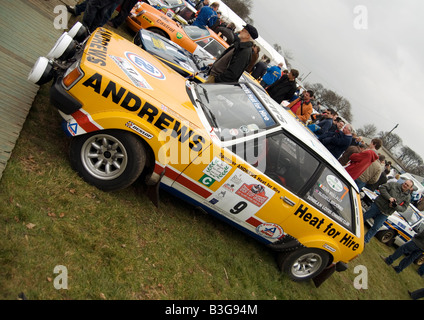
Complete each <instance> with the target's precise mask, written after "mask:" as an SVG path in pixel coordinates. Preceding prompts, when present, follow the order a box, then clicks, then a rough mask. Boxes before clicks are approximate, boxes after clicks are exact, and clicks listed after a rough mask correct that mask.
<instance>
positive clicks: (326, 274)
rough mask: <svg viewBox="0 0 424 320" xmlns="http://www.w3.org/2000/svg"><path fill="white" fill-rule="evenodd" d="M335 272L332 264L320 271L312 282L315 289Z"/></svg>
mask: <svg viewBox="0 0 424 320" xmlns="http://www.w3.org/2000/svg"><path fill="white" fill-rule="evenodd" d="M334 271H336V265H335V264H332V265H330V266H328V267H327V268H325V269H324V270H322V271H321V273H320V274H319V275H317V276H316V277H314V278H313V279H312V280H313V281H314V284H315V287H316V288H318V287H319V286H320V285H321V284H323V283H324V281H325V280H327V279H328V278H330V277H331V275H332V274H333V273H334Z"/></svg>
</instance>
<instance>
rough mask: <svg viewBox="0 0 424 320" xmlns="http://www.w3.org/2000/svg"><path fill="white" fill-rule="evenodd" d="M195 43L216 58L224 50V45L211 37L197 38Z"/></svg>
mask: <svg viewBox="0 0 424 320" xmlns="http://www.w3.org/2000/svg"><path fill="white" fill-rule="evenodd" d="M196 43H197V44H198V45H199V46H201V47H202V48H203V49H205V50H206V51H207V52H209V53H210V54H211V55H213V56H214V57H216V58H218V57H219V56H220V55H221V54H222V53H223V52H224V51H225V48H224V46H223V45H222V44H220V43H219V42H218V41H216V40H215V39H213V38H206V39H202V40H198V41H196Z"/></svg>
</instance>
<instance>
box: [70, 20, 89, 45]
mask: <svg viewBox="0 0 424 320" xmlns="http://www.w3.org/2000/svg"><path fill="white" fill-rule="evenodd" d="M68 35H69V36H70V37H71V38H73V39H74V40H75V41H77V42H78V43H79V42H82V41H84V39H85V38H87V36H88V30H87V28H86V27H84V26H83V24H82V23H81V22H77V23H75V24H74V26H73V27H72V28H71V29H70V30H69V31H68Z"/></svg>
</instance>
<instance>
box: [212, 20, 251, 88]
mask: <svg viewBox="0 0 424 320" xmlns="http://www.w3.org/2000/svg"><path fill="white" fill-rule="evenodd" d="M257 37H258V31H257V30H256V28H255V27H254V26H252V25H250V24H247V25H245V26H244V28H243V30H241V32H240V34H239V36H238V40H235V41H234V44H233V45H231V46H230V47H228V48H227V49H226V50H225V51H224V52H223V53H222V54H221V56H220V57H219V58H218V59H217V60H216V61H215V62H214V64H213V65H212V68H211V71H210V74H209V77H208V80H207V81H206V82H207V83H219V82H237V81H238V80H239V78H240V76H241V75H242V74H243V71H244V70H245V69H246V67H247V66H248V65H249V63H250V60H251V57H252V46H253V39H256V38H257Z"/></svg>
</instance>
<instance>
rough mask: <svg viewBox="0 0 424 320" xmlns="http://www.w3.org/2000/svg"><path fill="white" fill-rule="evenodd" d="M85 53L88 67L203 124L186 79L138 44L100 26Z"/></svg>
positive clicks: (200, 125) (151, 101)
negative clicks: (188, 89)
mask: <svg viewBox="0 0 424 320" xmlns="http://www.w3.org/2000/svg"><path fill="white" fill-rule="evenodd" d="M84 52H85V55H84V57H83V62H82V64H84V65H85V66H86V67H88V68H90V69H93V71H94V72H97V73H100V74H102V75H104V76H107V77H109V78H110V79H115V80H114V81H119V84H120V85H122V86H124V87H126V88H127V89H129V90H131V91H132V92H133V93H134V94H136V95H139V96H140V97H142V98H144V99H148V100H149V102H150V103H153V104H156V105H158V107H161V108H162V109H172V110H173V112H176V113H178V114H179V115H181V117H183V118H186V119H190V121H191V122H192V123H195V124H196V125H198V126H199V127H202V124H201V121H200V119H199V117H198V116H197V112H196V110H195V108H194V106H193V104H192V102H191V100H190V98H189V96H188V94H187V91H186V87H185V86H186V84H185V83H186V80H185V79H184V78H183V77H182V76H181V75H179V74H178V73H176V72H175V71H174V70H172V69H171V68H169V67H168V66H166V65H165V64H164V63H162V62H160V61H159V60H158V59H156V58H155V57H153V56H152V55H150V54H149V53H147V52H146V51H144V50H143V49H141V48H140V47H138V46H137V45H135V44H133V43H132V42H130V41H128V40H126V39H124V38H123V37H121V36H119V35H117V34H115V33H113V32H111V31H110V30H107V29H104V28H99V29H97V30H96V31H95V32H94V33H93V34H92V36H91V37H90V38H89V40H88V41H87V44H86V46H85V49H84ZM116 78H119V80H116ZM131 87H132V88H131ZM146 95H148V96H150V98H149V97H146ZM154 100H156V103H154Z"/></svg>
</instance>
